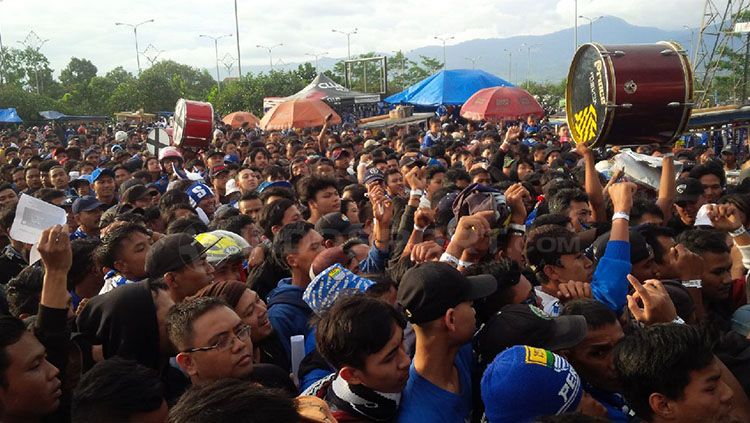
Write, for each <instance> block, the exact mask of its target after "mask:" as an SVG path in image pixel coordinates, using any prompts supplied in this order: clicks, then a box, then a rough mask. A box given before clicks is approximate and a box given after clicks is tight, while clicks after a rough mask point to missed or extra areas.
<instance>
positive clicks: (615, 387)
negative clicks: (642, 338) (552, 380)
mask: <svg viewBox="0 0 750 423" xmlns="http://www.w3.org/2000/svg"><path fill="white" fill-rule="evenodd" d="M562 316H583V317H584V318H585V319H586V325H587V328H588V329H587V331H586V337H585V338H584V339H583V340H582V341H580V342H578V343H576V345H575V346H573V347H570V348H567V349H565V350H564V351H562V352H561V353H560V354H561V355H563V356H564V357H565V358H566V359H567V360H568V361H569V362H570V364H572V365H573V368H575V369H576V371H577V372H578V374H579V375H580V376H581V379H582V380H583V382H584V389H585V390H586V392H588V393H590V394H591V395H592V396H593V397H594V398H595V399H596V400H597V401H599V403H601V404H602V405H604V407H605V408H606V409H607V413H608V416H609V418H610V419H611V420H612V421H617V422H627V421H630V420H631V419H632V418H633V417H634V416H633V413H632V411H631V410H630V407H629V406H628V405H627V404H626V403H625V400H624V399H623V397H622V394H620V392H622V386H621V384H620V380H619V378H618V376H617V372H616V371H615V368H614V350H615V348H616V347H617V344H619V343H620V341H622V340H623V338H625V333H624V332H623V330H622V326H621V325H620V322H619V321H618V320H617V315H615V313H614V312H613V311H612V310H610V309H608V308H607V306H605V305H604V304H602V303H600V302H599V301H596V300H592V299H588V298H586V299H580V300H574V301H571V302H569V303H567V304H565V307H564V308H563V312H562Z"/></svg>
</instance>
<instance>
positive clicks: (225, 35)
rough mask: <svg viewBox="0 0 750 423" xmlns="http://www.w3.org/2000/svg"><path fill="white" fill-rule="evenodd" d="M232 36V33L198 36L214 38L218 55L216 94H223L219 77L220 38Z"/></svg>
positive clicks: (215, 52) (200, 36) (215, 50)
mask: <svg viewBox="0 0 750 423" xmlns="http://www.w3.org/2000/svg"><path fill="white" fill-rule="evenodd" d="M231 36H232V34H224V35H219V36H218V37H214V36H211V35H206V34H200V35H199V36H198V37H199V38H209V39H211V40H214V54H215V55H216V95H219V94H221V83H220V81H221V79H219V40H220V39H222V38H226V37H231Z"/></svg>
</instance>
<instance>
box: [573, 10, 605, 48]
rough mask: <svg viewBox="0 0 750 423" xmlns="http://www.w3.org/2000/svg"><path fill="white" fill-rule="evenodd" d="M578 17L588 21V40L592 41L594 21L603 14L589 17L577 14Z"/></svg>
mask: <svg viewBox="0 0 750 423" xmlns="http://www.w3.org/2000/svg"><path fill="white" fill-rule="evenodd" d="M578 17H579V18H581V19H586V20H587V21H589V42H590V43H591V42H593V41H594V22H596V21H598V20H599V19H601V18H603V17H604V16H597V17H595V18H590V17H588V16H584V15H579V16H578Z"/></svg>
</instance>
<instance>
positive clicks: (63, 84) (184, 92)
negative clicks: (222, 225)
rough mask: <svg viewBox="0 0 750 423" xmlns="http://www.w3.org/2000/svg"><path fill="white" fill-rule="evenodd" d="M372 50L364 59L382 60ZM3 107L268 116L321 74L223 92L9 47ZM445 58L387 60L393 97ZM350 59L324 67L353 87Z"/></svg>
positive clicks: (31, 115)
mask: <svg viewBox="0 0 750 423" xmlns="http://www.w3.org/2000/svg"><path fill="white" fill-rule="evenodd" d="M375 56H376V54H375V53H372V52H370V53H366V54H362V55H360V56H357V58H371V57H375ZM0 58H1V59H2V60H0V71H1V72H0V108H6V107H15V108H16V110H17V111H18V113H19V115H20V116H21V118H22V119H24V120H25V121H29V122H33V121H38V120H41V118H40V116H39V115H38V113H39V112H40V111H44V110H57V111H60V112H62V113H65V114H69V115H95V116H111V115H113V114H114V113H116V112H120V111H136V110H140V109H143V110H144V111H145V112H150V113H155V112H159V111H173V110H174V106H175V104H176V102H177V100H178V99H180V98H188V99H191V100H199V101H209V102H211V103H212V104H213V105H214V108H215V109H216V111H217V112H218V113H219V114H220V115H224V114H228V113H231V112H234V111H238V110H246V111H250V112H252V113H254V114H256V115H257V116H259V117H260V116H262V113H263V98H264V97H285V96H288V95H292V94H294V93H296V92H298V91H299V90H301V89H302V88H304V87H305V86H306V85H307V84H309V83H310V81H312V80H313V79H314V78H315V76H316V75H317V73H318V71H317V70H316V69H315V67H314V66H313V65H312V64H310V63H304V64H301V65H299V66H297V68H296V69H291V70H271V71H270V72H259V73H247V74H245V75H243V76H242V77H241V78H236V77H235V78H227V79H225V80H224V81H222V82H221V89H220V90H218V89H217V84H216V80H215V79H214V78H213V76H211V74H210V73H209V71H207V70H205V69H198V68H196V67H192V66H188V65H185V64H181V63H177V62H175V61H172V60H162V61H159V62H156V63H154V64H153V65H152V66H151V67H149V68H147V69H144V70H143V71H142V72H141V73H140V75H133V74H132V73H130V72H128V71H126V70H125V69H124V68H122V67H117V68H115V69H112V70H110V71H109V72H106V73H104V74H100V72H99V70H98V69H97V67H96V66H95V65H94V64H93V63H92V62H91V61H90V60H88V59H86V58H78V57H73V58H71V59H70V62H69V63H68V64H67V66H66V67H65V68H64V69H62V70H61V71H60V76H59V78H55V77H54V71H53V69H51V68H50V64H49V60H48V59H47V57H45V56H44V55H43V54H41V53H40V52H39V51H38V50H34V49H32V48H26V49H17V48H4V49H3V50H2V51H1V52H0ZM442 66H443V63H442V62H440V61H438V60H436V59H433V58H430V57H426V56H420V57H419V59H418V60H412V59H409V58H407V57H406V56H405V55H404V54H403V53H402V52H397V53H396V54H395V55H393V56H390V57H388V66H387V78H388V91H387V93H386V95H390V94H393V93H396V92H399V91H401V90H403V89H404V88H406V87H408V86H409V85H411V84H414V83H416V82H418V81H420V80H422V79H424V78H426V77H427V76H429V75H431V74H433V73H435V72H437V71H439V70H440V69H441V68H442ZM345 67H346V65H345V63H344V61H339V62H338V63H336V64H335V65H334V67H333V69H331V70H328V71H326V72H325V74H326V75H327V76H329V77H330V78H331V79H333V80H334V81H336V82H338V83H339V84H342V85H347V81H346V78H345ZM348 83H349V84H348V85H349V88H351V89H352V90H355V91H363V92H371V93H372V92H379V90H380V87H381V84H382V73H381V70H380V65H379V64H378V63H376V62H362V63H355V64H353V65H350V68H349V80H348ZM529 87H530V88H533V91H532V90H531V89H530V91H532V93H533V94H538V93H541V94H546V93H547V92H550V93H553V94H554V96H555V100H553V101H558V100H559V95H558V94H559V91H560V90H559V84H533V87H532V83H529Z"/></svg>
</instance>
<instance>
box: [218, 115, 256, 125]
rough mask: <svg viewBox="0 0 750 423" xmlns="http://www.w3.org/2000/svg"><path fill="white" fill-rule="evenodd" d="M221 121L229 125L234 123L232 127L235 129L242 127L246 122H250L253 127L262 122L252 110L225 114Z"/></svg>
mask: <svg viewBox="0 0 750 423" xmlns="http://www.w3.org/2000/svg"><path fill="white" fill-rule="evenodd" d="M221 121H222V122H224V123H226V124H227V125H232V128H234V129H237V128H239V127H241V126H242V124H243V123H245V122H247V123H249V124H250V126H251V127H253V128H255V127H256V126H258V124H259V123H260V119H258V117H257V116H255V115H254V114H252V113H250V112H232V113H230V114H228V115H226V116H224V118H222V119H221Z"/></svg>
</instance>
